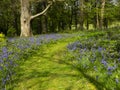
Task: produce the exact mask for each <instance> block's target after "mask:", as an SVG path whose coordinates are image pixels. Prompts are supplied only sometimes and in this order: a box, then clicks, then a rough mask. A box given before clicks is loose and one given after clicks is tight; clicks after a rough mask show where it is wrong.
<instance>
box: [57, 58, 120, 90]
mask: <svg viewBox="0 0 120 90" xmlns="http://www.w3.org/2000/svg"><path fill="white" fill-rule="evenodd" d="M57 63H61V64H66V65H70V66H71V67H73V68H74V69H75V70H77V71H78V72H80V74H82V75H83V76H84V77H85V78H86V79H87V80H88V81H89V82H90V83H92V84H93V85H94V86H95V87H96V89H97V90H111V88H107V87H105V85H104V83H101V82H98V81H97V80H96V79H95V78H93V77H91V76H90V75H88V74H86V72H85V71H84V70H83V69H81V68H80V67H77V66H74V65H73V64H71V63H68V62H65V60H61V61H60V62H57ZM112 90H113V89H112ZM114 90H120V88H119V86H117V87H116V88H114Z"/></svg>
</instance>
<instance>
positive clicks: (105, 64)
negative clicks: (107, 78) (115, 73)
mask: <svg viewBox="0 0 120 90" xmlns="http://www.w3.org/2000/svg"><path fill="white" fill-rule="evenodd" d="M101 63H102V64H103V65H104V66H105V67H106V66H107V62H106V61H105V60H104V59H102V61H101Z"/></svg>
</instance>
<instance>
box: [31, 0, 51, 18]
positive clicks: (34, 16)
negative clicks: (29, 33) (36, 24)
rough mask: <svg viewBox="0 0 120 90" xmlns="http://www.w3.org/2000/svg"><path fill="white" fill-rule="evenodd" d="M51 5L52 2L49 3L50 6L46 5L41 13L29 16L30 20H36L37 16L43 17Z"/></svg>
mask: <svg viewBox="0 0 120 90" xmlns="http://www.w3.org/2000/svg"><path fill="white" fill-rule="evenodd" d="M51 5H52V2H51V3H50V4H48V6H47V7H46V8H45V9H44V10H43V11H42V12H40V13H38V14H35V15H33V16H31V17H30V19H34V18H36V17H38V16H40V15H43V14H44V13H45V12H46V11H47V10H48V9H49V7H50V6H51Z"/></svg>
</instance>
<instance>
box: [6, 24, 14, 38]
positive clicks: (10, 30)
mask: <svg viewBox="0 0 120 90" xmlns="http://www.w3.org/2000/svg"><path fill="white" fill-rule="evenodd" d="M15 34H16V29H15V28H14V27H12V26H11V27H10V28H9V29H8V31H7V36H8V37H13V36H15Z"/></svg>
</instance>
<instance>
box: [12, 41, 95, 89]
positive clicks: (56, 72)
mask: <svg viewBox="0 0 120 90" xmlns="http://www.w3.org/2000/svg"><path fill="white" fill-rule="evenodd" d="M69 42H71V40H65V41H62V42H61V41H59V42H56V43H52V44H48V45H44V46H42V47H41V49H40V50H38V51H37V53H36V54H35V55H32V56H30V57H29V58H28V59H27V60H25V62H24V64H23V65H21V67H20V70H19V72H18V80H17V81H16V85H15V87H14V88H13V90H96V88H95V86H94V85H93V84H92V83H90V82H89V80H87V79H86V78H84V77H83V75H82V74H81V73H80V72H79V71H78V70H77V69H75V68H74V67H73V66H72V65H70V64H68V63H69V62H68V63H66V62H64V61H65V60H64V58H63V56H64V54H65V49H66V45H67V44H68V43H69Z"/></svg>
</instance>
